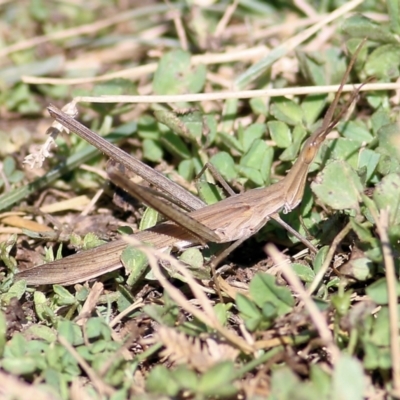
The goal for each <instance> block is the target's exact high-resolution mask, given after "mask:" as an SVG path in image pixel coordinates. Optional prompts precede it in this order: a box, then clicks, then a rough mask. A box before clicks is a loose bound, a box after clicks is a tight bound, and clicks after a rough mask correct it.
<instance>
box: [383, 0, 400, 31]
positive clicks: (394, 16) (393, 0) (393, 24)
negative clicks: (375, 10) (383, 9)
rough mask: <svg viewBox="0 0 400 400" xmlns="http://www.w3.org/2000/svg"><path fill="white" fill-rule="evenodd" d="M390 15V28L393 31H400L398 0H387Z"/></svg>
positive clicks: (399, 6)
mask: <svg viewBox="0 0 400 400" xmlns="http://www.w3.org/2000/svg"><path fill="white" fill-rule="evenodd" d="M386 6H387V8H388V15H389V18H390V28H391V30H392V31H393V32H395V33H397V34H399V33H400V4H399V1H398V0H387V1H386Z"/></svg>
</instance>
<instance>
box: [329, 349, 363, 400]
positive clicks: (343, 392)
mask: <svg viewBox="0 0 400 400" xmlns="http://www.w3.org/2000/svg"><path fill="white" fill-rule="evenodd" d="M332 384H333V387H332V392H331V393H332V399H333V400H362V399H363V398H364V393H365V389H366V387H365V377H364V371H363V367H362V365H361V363H360V361H358V360H357V359H356V358H354V357H351V356H349V355H348V354H341V355H340V357H339V360H338V361H337V362H336V364H335V369H334V371H333V377H332Z"/></svg>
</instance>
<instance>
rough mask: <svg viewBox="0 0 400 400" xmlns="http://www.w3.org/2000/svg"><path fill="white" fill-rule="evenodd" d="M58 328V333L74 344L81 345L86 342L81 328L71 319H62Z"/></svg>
mask: <svg viewBox="0 0 400 400" xmlns="http://www.w3.org/2000/svg"><path fill="white" fill-rule="evenodd" d="M57 330H58V334H59V335H60V336H63V337H64V338H65V339H66V340H67V341H68V342H69V343H70V344H72V345H73V346H79V345H81V344H83V343H84V341H83V335H82V331H81V328H80V327H79V325H77V324H75V323H73V322H71V321H67V320H64V321H60V322H59V323H58V326H57Z"/></svg>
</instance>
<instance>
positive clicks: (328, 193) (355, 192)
mask: <svg viewBox="0 0 400 400" xmlns="http://www.w3.org/2000/svg"><path fill="white" fill-rule="evenodd" d="M311 189H312V191H313V192H314V193H315V194H316V195H317V196H318V198H319V199H320V200H322V201H323V202H324V203H325V204H327V205H329V206H330V207H331V208H333V209H334V210H345V209H351V208H353V209H358V208H359V206H358V203H359V200H360V194H361V193H362V190H363V186H362V184H361V180H360V178H359V177H358V175H357V174H356V173H355V171H354V170H353V169H352V168H351V167H350V166H349V165H348V164H347V163H346V162H344V161H334V162H332V163H330V164H328V165H327V166H326V167H325V168H324V170H323V171H322V172H321V173H320V174H319V176H318V178H317V180H316V181H314V182H313V183H312V184H311Z"/></svg>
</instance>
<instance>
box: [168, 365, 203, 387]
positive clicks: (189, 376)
mask: <svg viewBox="0 0 400 400" xmlns="http://www.w3.org/2000/svg"><path fill="white" fill-rule="evenodd" d="M171 375H172V378H173V380H174V381H176V383H177V384H178V385H179V386H180V387H181V388H184V389H186V390H190V391H192V392H195V391H196V390H197V386H198V378H197V375H196V373H195V372H194V371H191V370H189V369H188V367H186V366H185V365H179V366H178V367H177V368H176V369H174V370H173V371H171Z"/></svg>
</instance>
